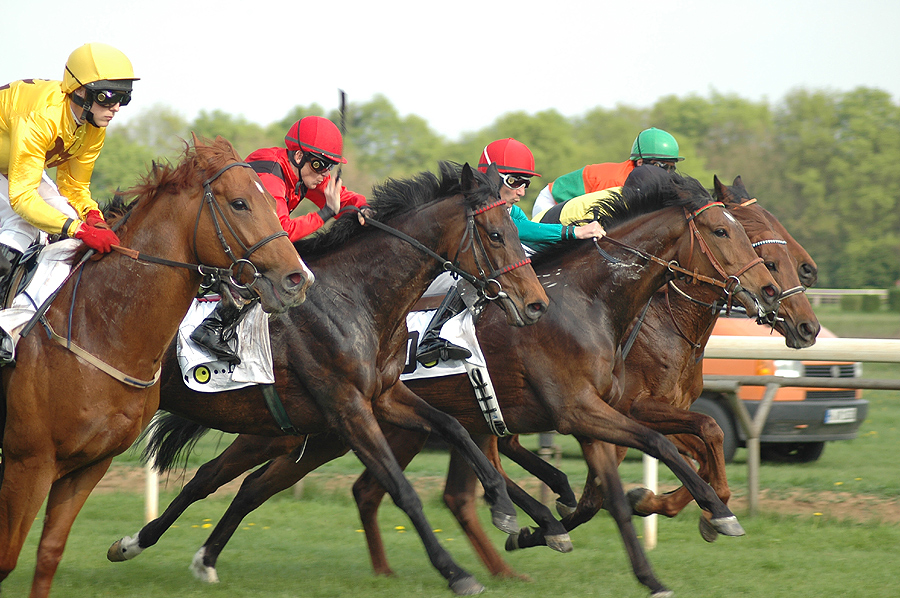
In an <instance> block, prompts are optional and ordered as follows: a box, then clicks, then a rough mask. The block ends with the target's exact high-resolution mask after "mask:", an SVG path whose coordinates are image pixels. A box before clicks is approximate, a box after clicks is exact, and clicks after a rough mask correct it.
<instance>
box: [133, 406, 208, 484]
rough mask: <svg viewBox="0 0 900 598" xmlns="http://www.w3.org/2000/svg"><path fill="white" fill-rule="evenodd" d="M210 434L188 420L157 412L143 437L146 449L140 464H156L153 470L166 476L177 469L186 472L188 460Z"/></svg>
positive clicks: (205, 429) (206, 429)
mask: <svg viewBox="0 0 900 598" xmlns="http://www.w3.org/2000/svg"><path fill="white" fill-rule="evenodd" d="M208 431H209V428H207V427H205V426H202V425H200V424H198V423H196V422H193V421H191V420H189V419H185V418H183V417H181V416H179V415H175V414H174V413H168V412H166V411H158V412H157V413H156V416H155V417H154V418H153V420H152V421H151V422H150V425H149V426H147V429H146V430H144V432H143V433H142V434H141V439H142V440H145V441H146V442H147V446H145V447H144V450H143V451H142V452H141V461H142V462H143V463H144V464H145V465H146V464H147V463H151V462H152V463H153V469H155V470H156V471H158V472H160V473H163V472H166V471H169V470H171V469H175V468H177V467H182V468H187V462H188V456H190V453H191V451H192V450H194V446H196V444H197V442H198V441H199V440H200V439H201V438H202V437H203V435H204V434H206V433H207V432H208Z"/></svg>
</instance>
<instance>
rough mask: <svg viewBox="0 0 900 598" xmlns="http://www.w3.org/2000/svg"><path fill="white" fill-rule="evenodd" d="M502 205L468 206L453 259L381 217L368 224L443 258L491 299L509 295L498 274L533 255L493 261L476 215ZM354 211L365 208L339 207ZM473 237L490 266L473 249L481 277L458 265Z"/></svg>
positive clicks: (446, 265)
mask: <svg viewBox="0 0 900 598" xmlns="http://www.w3.org/2000/svg"><path fill="white" fill-rule="evenodd" d="M502 205H506V202H505V201H503V200H500V201H497V202H494V203H492V204H488V205H486V206H483V207H481V208H478V209H477V210H467V212H466V232H465V234H463V236H462V238H461V239H460V242H459V247H458V248H457V250H456V255H455V256H454V257H453V261H452V262H451V261H450V260H446V259H444V258H443V257H441V256H440V255H439V254H438V253H437V252H435V251H433V250H432V249H430V248H429V247H426V246H425V245H423V244H422V243H421V242H419V241H418V240H416V239H415V238H413V237H411V236H409V235H407V234H406V233H404V232H402V231H399V230H397V229H395V228H393V227H390V226H388V225H387V224H384V223H383V222H379V221H378V220H375V219H374V218H366V224H367V225H371V226H374V227H375V228H377V229H380V230H383V231H384V232H386V233H388V234H391V235H393V236H395V237H397V238H398V239H402V240H403V241H406V242H407V243H409V244H410V245H412V246H413V247H415V248H416V249H418V250H419V251H421V252H422V253H425V254H427V255H429V256H431V257H433V258H434V259H436V260H437V261H439V262H441V266H442V268H443V269H444V271H447V272H451V273H452V274H453V275H454V276H458V277H460V278H463V279H464V280H466V281H467V282H469V283H470V284H472V285H474V286H475V287H477V288H478V290H479V291H480V292H481V295H482V296H483V297H484V298H486V299H488V300H490V301H493V300H495V299H499V298H504V297H507V294H506V292H505V291H503V287H502V285H501V284H500V282H499V281H498V280H497V278H498V277H499V276H501V275H503V274H506V273H507V272H511V271H513V270H515V269H516V268H519V267H521V266H525V265H527V264H530V263H531V259H530V258H525V259H524V260H520V261H518V262H516V263H514V264H510V265H508V266H505V267H503V268H499V269H497V268H494V267H493V265H492V264H491V262H490V258H489V257H488V255H487V251H486V249H485V247H484V244H483V242H482V241H481V237H480V236H479V235H477V234H475V230H474V228H475V216H477V215H478V214H483V213H484V212H487V211H488V210H490V209H492V208H496V207H498V206H502ZM351 211H352V212H361V211H362V210H360V208H357V207H356V206H345V207H344V208H343V209H342V210H341V211H340V213H343V212H351ZM474 239H478V246H479V248H480V249H481V253H482V256H483V258H484V260H485V261H486V262H487V266H488V269H489V270H490V274H487V273H486V272H485V270H484V269H483V268H482V267H481V264H480V262H479V261H478V254H477V253H475V252H473V255H474V256H475V264H476V266H477V267H478V273H479V276H480V277H481V278H478V277H476V276H474V275H472V274H470V273H468V272H466V271H465V270H463V269H462V268H460V267H459V266H458V263H459V260H458V257H459V255H460V254H461V253H465V252H466V251H469V250H470V249H472V246H473V241H474ZM490 285H496V287H497V292H496V293H495V294H491V295H489V294H488V293H487V289H488V287H489V286H490Z"/></svg>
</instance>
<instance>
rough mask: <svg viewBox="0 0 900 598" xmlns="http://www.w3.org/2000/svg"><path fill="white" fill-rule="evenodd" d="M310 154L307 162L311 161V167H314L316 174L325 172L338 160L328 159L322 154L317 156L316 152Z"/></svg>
mask: <svg viewBox="0 0 900 598" xmlns="http://www.w3.org/2000/svg"><path fill="white" fill-rule="evenodd" d="M308 156H309V158H308V160H307V162H308V163H309V167H310V168H312V169H313V172H315V173H316V174H325V173H326V172H328V171H329V170H331V169H332V168H334V165H335V164H337V162H332V161H331V160H326V159H325V158H323V157H322V156H317V155H315V154H308Z"/></svg>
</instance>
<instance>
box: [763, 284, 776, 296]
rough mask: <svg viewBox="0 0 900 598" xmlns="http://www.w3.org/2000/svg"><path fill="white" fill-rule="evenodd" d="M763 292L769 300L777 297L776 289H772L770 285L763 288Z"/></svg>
mask: <svg viewBox="0 0 900 598" xmlns="http://www.w3.org/2000/svg"><path fill="white" fill-rule="evenodd" d="M763 291H765V293H766V295H768V296H769V297H770V298H771V297H775V296H776V295H778V289H776V288H775V287H773V286H771V285H769V286H767V287H764V288H763Z"/></svg>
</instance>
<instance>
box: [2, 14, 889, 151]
mask: <svg viewBox="0 0 900 598" xmlns="http://www.w3.org/2000/svg"><path fill="white" fill-rule="evenodd" d="M4 4H6V5H7V6H4V8H3V17H2V19H3V24H4V28H3V29H4V33H3V35H2V36H0V84H3V83H6V82H9V81H14V80H16V79H23V78H29V77H35V78H44V79H61V78H62V71H63V66H64V65H65V60H66V58H67V57H68V55H69V54H70V53H71V52H72V50H74V49H75V48H77V47H78V46H80V45H81V44H83V43H86V42H93V41H100V42H104V43H108V44H110V45H113V46H115V47H117V48H119V49H120V50H122V51H123V52H124V53H125V54H126V55H127V56H128V57H129V58H130V59H131V61H132V63H133V65H134V69H135V72H136V74H137V76H138V77H140V78H141V80H140V81H139V82H137V83H135V88H134V95H133V99H132V102H131V104H130V105H129V106H127V107H125V108H124V109H123V110H122V112H120V114H119V115H118V116H117V119H118V122H128V120H129V119H130V118H132V117H134V116H136V115H138V114H141V113H143V112H144V111H146V110H152V109H153V108H154V107H156V106H160V105H163V106H167V107H169V108H170V109H174V110H175V111H176V112H177V113H179V114H180V115H182V116H183V117H184V118H186V119H187V120H193V119H194V118H195V117H196V116H197V115H198V113H199V112H200V111H201V110H206V111H212V110H222V111H224V112H226V113H229V114H231V115H233V116H242V117H244V118H246V119H247V120H249V121H252V122H256V123H259V124H261V125H266V124H269V123H272V122H274V121H277V120H280V119H281V118H283V117H284V116H285V115H286V114H287V113H288V111H290V109H291V108H293V107H294V106H297V105H303V106H308V105H310V104H313V103H317V104H319V105H320V106H322V107H323V108H324V109H325V110H332V109H336V108H337V107H338V105H339V92H338V90H339V89H343V90H344V91H345V92H346V94H347V100H348V102H357V103H362V102H367V101H369V100H371V99H372V98H373V97H374V96H375V95H377V94H381V95H383V96H385V97H386V98H387V99H388V100H390V102H391V103H392V104H393V105H394V107H395V108H396V109H397V110H398V112H399V113H400V114H401V115H402V116H406V115H409V114H415V115H418V116H420V117H422V118H423V119H425V120H426V121H427V123H428V124H429V126H430V127H431V128H432V129H433V130H435V131H436V132H438V133H439V134H441V135H444V136H445V137H447V138H448V139H453V140H455V139H458V138H459V137H460V135H462V134H464V133H466V132H473V131H477V130H479V129H481V128H484V127H487V126H489V125H491V124H492V123H493V122H494V121H495V120H496V119H497V118H498V117H500V116H502V115H503V114H506V113H508V112H519V111H521V112H525V113H527V114H536V113H538V112H541V111H544V110H549V109H554V110H556V111H558V112H560V113H561V114H563V115H564V116H567V117H572V116H578V115H580V114H583V113H585V112H587V111H588V110H590V109H592V108H597V107H601V108H606V109H612V108H615V107H616V106H617V105H628V106H633V107H638V108H645V107H650V106H652V105H653V104H655V103H656V101H657V100H658V99H660V98H662V97H665V96H670V95H675V96H678V97H686V96H689V95H691V94H694V95H699V96H701V97H709V96H710V94H712V93H718V94H734V95H737V96H738V97H741V98H744V99H747V100H752V101H768V102H769V103H771V104H777V103H778V102H779V101H780V100H782V99H783V98H784V96H785V95H786V94H787V93H789V92H790V91H792V90H795V89H797V88H806V89H814V90H826V91H838V92H839V91H849V90H851V89H854V88H856V87H859V86H867V87H874V88H878V89H881V90H884V91H886V92H887V93H889V94H891V96H892V97H893V99H894V101H898V99H900V58H898V57H900V35H898V34H897V27H898V26H900V2H897V1H896V0H856V1H855V2H850V1H848V0H841V1H839V0H818V1H811V0H756V1H753V2H737V1H729V0H718V1H714V0H677V1H676V0H669V1H667V2H663V1H659V0H644V1H643V2H622V1H619V2H604V1H602V0H585V1H581V0H556V1H553V2H549V1H546V0H541V1H537V2H535V1H532V0H518V1H515V2H512V1H502V2H493V1H491V0H480V1H479V0H475V1H473V0H454V1H449V2H433V1H421V0H419V1H416V2H412V1H405V0H404V1H392V0H383V1H381V2H371V1H369V2H363V1H361V0H345V1H344V2H334V3H326V2H319V3H314V2H309V1H303V0H290V1H288V0H267V1H266V2H260V3H259V4H255V3H254V2H248V1H246V0H244V1H242V2H236V1H234V0H214V1H196V0H154V1H153V2H140V3H138V2H121V1H120V2H103V3H99V4H94V3H89V4H84V3H81V4H79V3H77V2H72V1H71V0H65V1H63V0H34V1H31V2H12V1H10V2H5V3H4ZM116 122H117V121H115V120H114V121H113V123H112V126H113V127H115V124H116Z"/></svg>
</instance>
